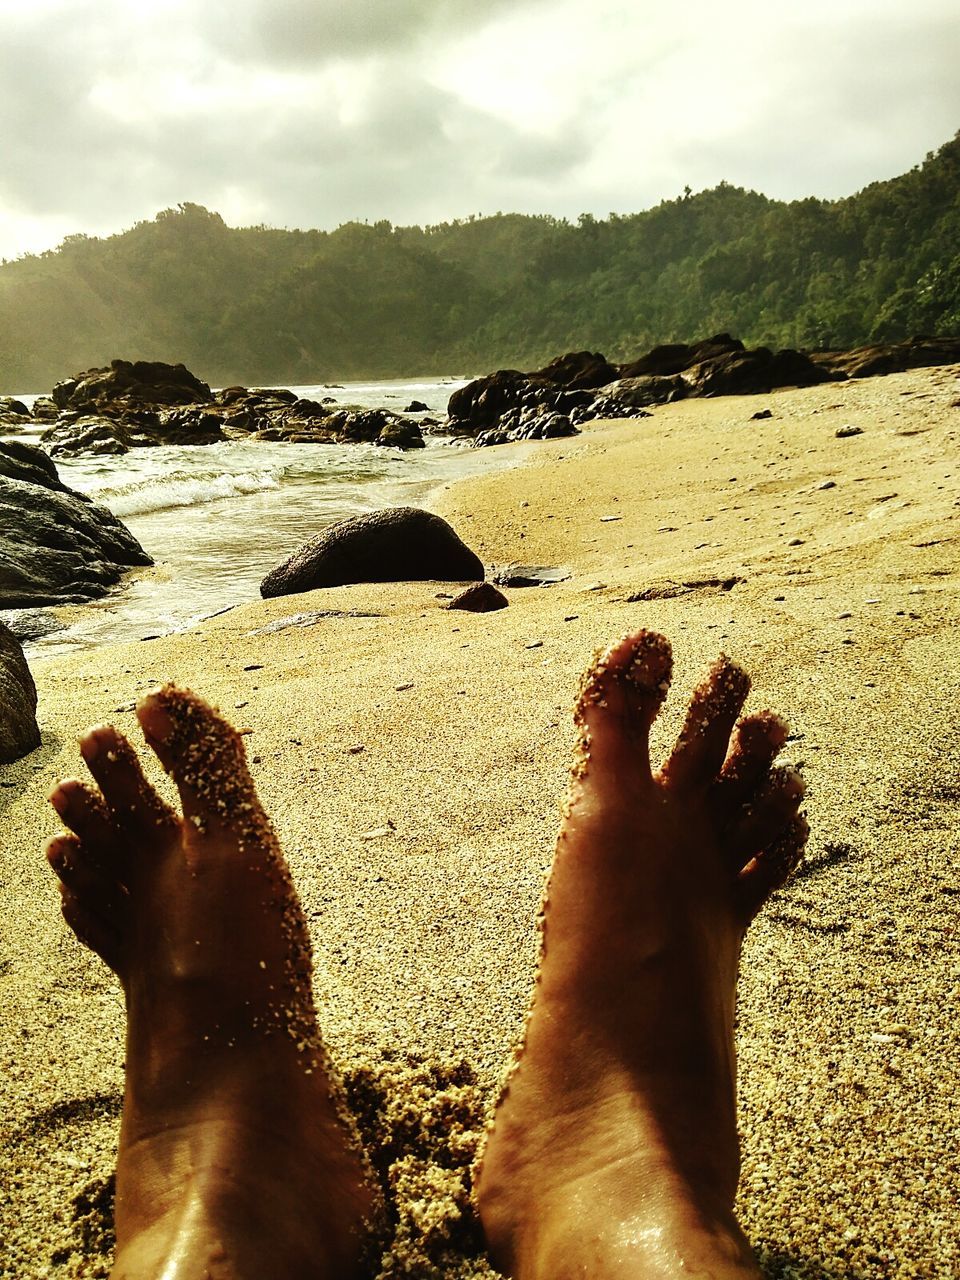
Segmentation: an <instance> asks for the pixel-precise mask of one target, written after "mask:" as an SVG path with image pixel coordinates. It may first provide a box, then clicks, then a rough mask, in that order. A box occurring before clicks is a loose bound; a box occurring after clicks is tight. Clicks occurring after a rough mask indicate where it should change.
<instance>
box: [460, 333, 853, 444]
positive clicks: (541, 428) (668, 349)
mask: <svg viewBox="0 0 960 1280" xmlns="http://www.w3.org/2000/svg"><path fill="white" fill-rule="evenodd" d="M844 376H846V375H845V374H844V373H842V372H838V371H837V370H836V369H834V368H832V367H829V366H828V365H826V364H824V363H823V362H821V361H816V360H814V359H812V358H811V357H810V356H809V355H807V354H806V353H805V352H802V351H790V350H785V351H771V350H770V349H769V348H767V347H757V348H755V349H753V350H747V349H746V348H745V347H744V345H743V343H742V342H741V341H740V340H739V339H738V338H732V337H731V336H730V334H728V333H718V334H716V335H715V336H714V337H712V338H707V339H705V340H704V341H703V342H696V343H693V344H687V343H682V342H674V343H668V344H666V345H663V346H659V347H654V348H653V350H652V351H649V352H647V354H646V355H644V356H640V357H639V358H638V359H636V360H632V361H629V362H628V363H627V364H623V365H620V366H617V365H613V364H611V363H610V362H609V361H607V360H606V359H605V357H604V356H602V355H600V354H599V353H597V352H590V351H574V352H570V353H568V354H567V355H564V356H558V357H557V359H556V360H552V361H551V362H550V364H548V365H546V366H544V368H542V369H538V370H536V371H535V372H533V373H520V372H519V371H518V370H516V369H500V370H498V371H497V372H496V373H491V374H489V375H488V376H487V377H485V378H477V379H475V380H474V381H473V382H471V383H469V384H468V385H467V386H465V387H461V388H460V389H459V390H458V391H455V392H454V393H453V395H452V396H451V397H450V403H449V406H448V413H449V422H448V428H449V430H450V432H451V434H453V435H464V436H473V437H474V443H475V444H478V445H484V444H504V443H507V442H508V441H512V440H533V439H546V438H549V437H550V436H554V435H571V434H575V433H576V430H577V428H578V426H580V425H582V424H583V423H584V422H589V421H590V420H591V419H593V418H627V417H630V418H633V417H636V418H642V417H645V416H646V414H645V410H646V409H647V408H648V407H649V406H651V405H656V404H666V403H668V402H669V401H672V400H679V399H682V398H683V397H685V396H717V395H755V394H766V393H768V392H770V391H772V390H773V389H774V388H776V387H807V386H814V385H816V384H817V383H820V382H827V381H830V380H832V379H835V378H841V377H844ZM545 415H552V416H545ZM557 415H559V416H560V417H562V418H564V419H565V420H566V421H565V424H564V427H563V429H561V427H560V425H559V423H558V422H557ZM547 423H549V427H548V428H547V426H546V424H547Z"/></svg>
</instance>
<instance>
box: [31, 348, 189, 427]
mask: <svg viewBox="0 0 960 1280" xmlns="http://www.w3.org/2000/svg"><path fill="white" fill-rule="evenodd" d="M51 396H52V398H53V402H54V404H55V405H56V406H57V408H58V409H60V410H63V409H76V410H78V411H81V412H82V411H86V412H90V411H94V412H97V413H104V412H107V413H108V416H109V410H110V409H130V408H135V407H138V406H141V405H172V404H200V403H203V402H209V401H210V400H212V399H213V395H212V393H211V391H210V388H209V387H208V386H207V384H206V383H205V382H201V381H200V379H199V378H197V377H195V376H194V375H193V374H192V373H191V372H190V370H189V369H187V368H186V367H185V366H184V365H182V364H164V363H163V362H162V361H150V360H135V361H130V360H112V361H111V362H110V365H109V367H106V368H102V369H88V370H87V371H86V372H85V373H78V374H77V375H76V377H74V378H68V379H67V380H66V381H64V382H58V383H57V385H56V386H55V387H54V388H53V391H52V392H51Z"/></svg>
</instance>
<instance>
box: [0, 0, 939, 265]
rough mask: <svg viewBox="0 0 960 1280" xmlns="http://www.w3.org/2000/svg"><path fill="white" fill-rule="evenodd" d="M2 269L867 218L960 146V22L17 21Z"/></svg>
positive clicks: (411, 13) (647, 17)
mask: <svg viewBox="0 0 960 1280" xmlns="http://www.w3.org/2000/svg"><path fill="white" fill-rule="evenodd" d="M0 24H2V25H0V146H2V158H0V257H7V258H13V257H16V256H17V255H18V254H20V253H23V252H38V251H41V250H43V249H49V248H54V247H55V246H56V245H57V244H58V243H59V242H60V240H62V238H63V237H64V236H65V235H70V234H73V233H76V232H85V233H87V234H89V235H106V234H110V233H112V232H115V231H120V230H123V229H124V228H126V227H129V226H131V225H132V224H133V223H134V222H137V221H139V220H141V219H149V218H152V217H153V216H154V215H155V214H156V213H157V212H158V211H159V210H161V209H164V208H169V207H171V206H174V205H176V204H178V203H180V202H183V201H193V202H195V203H197V204H202V205H205V206H206V207H207V208H208V209H213V210H216V211H217V212H219V213H221V214H222V215H223V217H224V218H225V220H226V221H227V222H228V223H230V224H232V225H250V224H254V223H260V222H264V223H267V224H268V225H270V226H279V227H324V228H332V227H335V226H337V225H338V224H339V223H341V222H345V221H348V220H350V219H355V218H356V219H369V220H371V221H376V220H378V219H380V218H389V219H390V220H391V221H392V222H394V223H397V224H407V223H413V222H419V223H434V222H442V221H446V220H449V219H452V218H455V217H463V216H466V215H468V214H471V213H494V212H496V211H497V210H502V211H504V212H506V211H521V212H527V213H552V214H555V215H558V216H565V217H570V218H575V217H576V216H577V215H578V214H579V213H581V212H591V213H594V214H596V215H598V216H606V215H607V214H608V213H609V212H611V211H616V212H620V213H625V212H634V211H637V210H640V209H645V208H648V207H650V206H651V205H653V204H656V203H657V202H658V201H660V200H661V199H664V198H672V197H674V196H676V195H679V194H680V192H681V191H682V190H683V187H684V186H685V185H687V184H689V186H691V187H692V188H693V189H694V190H695V191H698V190H701V189H702V188H704V187H709V186H713V185H715V184H716V183H717V182H719V181H720V180H721V179H723V178H725V179H727V180H728V181H730V182H732V183H735V184H736V185H739V186H746V187H753V188H754V189H756V190H760V191H763V192H765V193H766V194H768V195H770V196H775V197H778V198H782V199H790V198H793V197H798V196H804V195H819V196H831V197H832V196H841V195H848V194H851V193H852V192H854V191H856V190H859V189H860V188H861V187H863V186H865V185H866V184H867V183H868V182H872V181H874V180H876V179H878V178H889V177H893V176H894V175H896V174H898V173H902V172H903V171H905V170H906V169H909V168H910V167H911V166H912V165H914V164H916V163H918V162H919V161H921V160H922V159H923V157H924V155H925V154H926V153H927V152H928V151H931V150H934V149H936V148H937V147H938V146H940V145H941V144H942V143H944V142H946V141H948V139H950V138H951V137H952V136H953V135H954V133H955V132H956V131H957V130H958V129H960V74H958V71H957V68H958V66H960V4H958V0H804V2H803V3H799V2H798V0H727V2H726V3H725V4H718V3H717V2H716V0H682V3H679V4H677V3H672V2H670V0H659V2H658V3H654V2H653V0H0Z"/></svg>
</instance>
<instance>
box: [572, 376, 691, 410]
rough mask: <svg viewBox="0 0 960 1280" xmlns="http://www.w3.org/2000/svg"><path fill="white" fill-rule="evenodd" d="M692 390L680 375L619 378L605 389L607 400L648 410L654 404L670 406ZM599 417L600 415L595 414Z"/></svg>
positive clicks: (604, 395) (604, 393)
mask: <svg viewBox="0 0 960 1280" xmlns="http://www.w3.org/2000/svg"><path fill="white" fill-rule="evenodd" d="M689 391H690V388H689V386H688V384H687V383H686V382H684V380H683V378H681V377H680V376H679V375H678V374H672V375H666V374H645V375H641V376H637V377H631V378H618V379H617V381H616V382H611V383H610V385H609V386H608V387H604V388H603V392H602V395H603V397H604V399H606V400H617V401H619V402H620V403H621V404H624V405H629V406H631V407H633V408H640V409H643V408H647V407H648V406H649V405H652V404H670V403H671V402H672V401H674V400H682V399H683V398H684V396H686V395H688V394H689ZM593 416H594V417H599V416H600V415H599V414H594V415H593Z"/></svg>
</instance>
